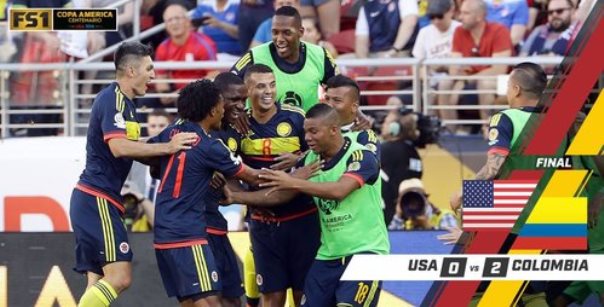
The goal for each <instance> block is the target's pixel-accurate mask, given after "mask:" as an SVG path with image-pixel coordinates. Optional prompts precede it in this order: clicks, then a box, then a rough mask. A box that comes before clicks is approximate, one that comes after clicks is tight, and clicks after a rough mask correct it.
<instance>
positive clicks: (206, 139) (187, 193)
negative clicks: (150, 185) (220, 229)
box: [150, 120, 243, 247]
mask: <svg viewBox="0 0 604 307" xmlns="http://www.w3.org/2000/svg"><path fill="white" fill-rule="evenodd" d="M179 132H195V133H197V135H198V137H199V140H198V141H197V142H196V143H195V144H194V145H193V147H192V148H191V149H190V150H186V151H179V152H177V153H175V154H173V155H171V156H165V157H161V158H160V178H161V184H160V186H159V189H158V194H157V199H156V204H155V226H154V232H155V244H156V246H157V244H165V245H168V246H175V247H177V246H187V242H191V243H193V242H196V241H195V240H199V239H204V238H206V236H207V234H206V226H207V224H206V221H207V220H206V214H205V210H206V207H207V203H208V201H209V200H210V198H208V196H209V194H210V193H211V187H210V184H209V183H210V180H211V179H212V175H213V174H214V172H215V171H218V172H221V173H223V174H224V175H225V176H226V177H232V176H235V175H236V174H237V173H238V172H240V171H242V170H243V165H242V164H241V162H240V161H238V160H237V159H236V158H235V157H234V156H233V154H232V153H231V152H230V151H229V149H228V148H227V147H226V146H225V145H224V143H223V142H222V141H221V140H219V139H216V138H212V137H211V136H209V135H208V134H206V133H205V132H204V131H203V129H202V128H201V127H200V126H199V125H198V124H196V123H191V122H189V121H185V120H178V121H176V122H175V123H174V124H173V125H170V126H169V127H168V128H166V129H165V130H164V131H162V132H161V133H160V134H159V135H158V136H156V137H154V138H152V139H151V140H150V142H153V143H156V142H169V141H170V138H171V137H172V136H173V135H175V134H176V133H179ZM173 243H179V244H178V245H173Z"/></svg>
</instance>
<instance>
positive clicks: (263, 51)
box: [231, 6, 338, 111]
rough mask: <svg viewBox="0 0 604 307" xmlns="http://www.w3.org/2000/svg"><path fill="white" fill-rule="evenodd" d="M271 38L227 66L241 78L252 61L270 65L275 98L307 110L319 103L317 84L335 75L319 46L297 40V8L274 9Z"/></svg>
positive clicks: (299, 29) (299, 31) (300, 32)
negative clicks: (275, 82) (275, 88)
mask: <svg viewBox="0 0 604 307" xmlns="http://www.w3.org/2000/svg"><path fill="white" fill-rule="evenodd" d="M272 33H273V40H272V41H271V42H268V43H266V44H263V45H260V46H257V47H254V48H252V49H251V50H250V51H249V52H248V53H246V54H245V55H243V56H242V57H241V58H240V59H239V60H238V61H237V62H236V63H235V65H234V66H233V67H232V68H231V71H232V72H233V73H235V74H237V75H239V76H240V77H241V78H243V76H244V75H245V73H246V71H247V69H248V67H250V66H251V65H252V64H264V65H267V66H269V67H270V68H272V70H273V72H274V74H275V79H276V81H277V100H278V101H280V102H281V103H286V104H291V105H294V106H296V107H299V108H301V109H303V110H304V111H308V109H310V108H311V107H312V106H314V105H315V104H317V103H318V102H319V87H320V86H321V84H325V82H326V81H327V79H329V78H331V77H332V76H334V75H336V74H338V71H337V67H336V64H335V62H334V61H333V58H332V57H331V55H330V54H329V53H328V52H327V50H325V49H324V48H323V47H320V46H317V45H313V44H309V43H305V42H302V41H300V38H301V37H302V35H303V33H304V28H302V19H301V17H300V14H299V13H298V11H297V10H296V9H295V8H293V7H291V6H284V7H281V8H279V9H278V10H277V11H276V12H275V16H274V17H273V25H272Z"/></svg>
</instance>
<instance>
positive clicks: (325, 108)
mask: <svg viewBox="0 0 604 307" xmlns="http://www.w3.org/2000/svg"><path fill="white" fill-rule="evenodd" d="M306 118H307V119H310V118H314V119H323V120H325V124H331V125H336V126H339V125H340V117H339V116H338V112H336V109H334V108H332V107H331V106H330V105H328V104H326V103H317V104H316V105H314V106H312V108H310V109H309V110H308V112H306Z"/></svg>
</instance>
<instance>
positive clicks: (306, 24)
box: [302, 17, 338, 58]
mask: <svg viewBox="0 0 604 307" xmlns="http://www.w3.org/2000/svg"><path fill="white" fill-rule="evenodd" d="M302 27H303V28H304V35H302V40H303V41H305V42H307V43H311V44H315V45H319V46H321V47H323V48H325V49H327V51H329V53H330V54H331V55H332V56H333V57H334V58H337V57H338V51H337V50H336V47H335V46H334V45H333V44H332V43H330V42H328V41H324V40H322V36H321V32H320V31H319V25H318V20H317V19H316V18H310V17H307V18H302Z"/></svg>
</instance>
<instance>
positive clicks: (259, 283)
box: [256, 274, 264, 286]
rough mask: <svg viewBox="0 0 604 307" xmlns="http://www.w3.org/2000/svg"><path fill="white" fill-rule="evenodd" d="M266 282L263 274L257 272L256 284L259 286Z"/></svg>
mask: <svg viewBox="0 0 604 307" xmlns="http://www.w3.org/2000/svg"><path fill="white" fill-rule="evenodd" d="M263 282H264V279H262V275H260V274H256V284H257V285H258V286H262V283H263Z"/></svg>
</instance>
